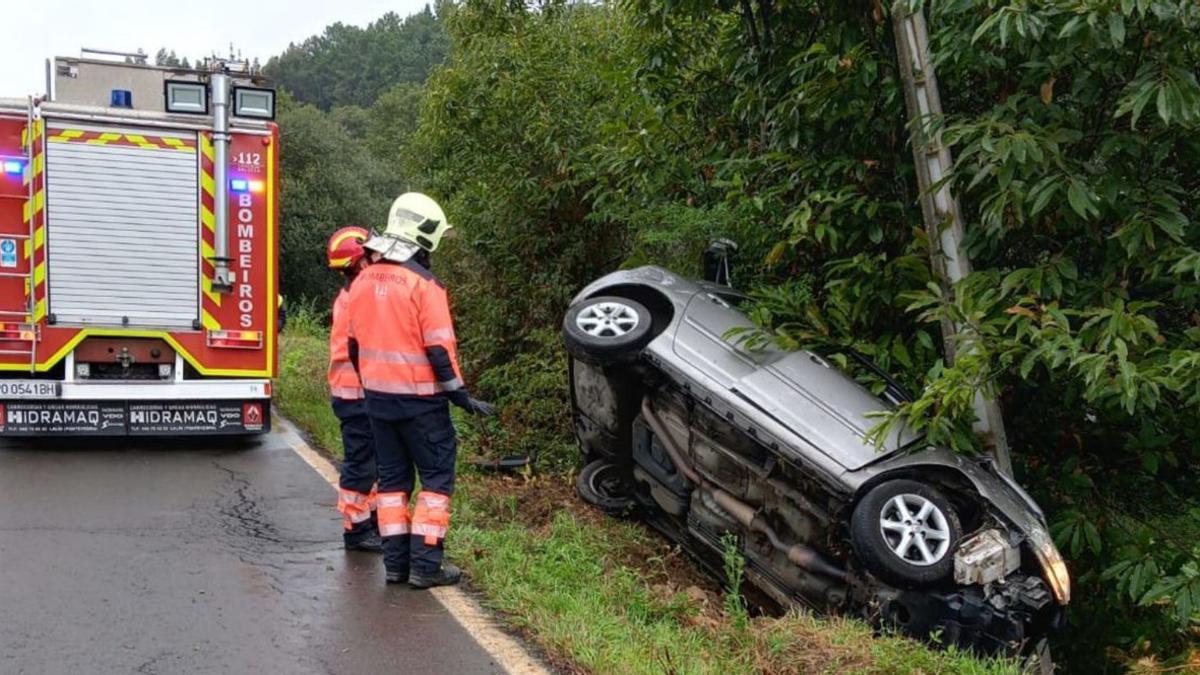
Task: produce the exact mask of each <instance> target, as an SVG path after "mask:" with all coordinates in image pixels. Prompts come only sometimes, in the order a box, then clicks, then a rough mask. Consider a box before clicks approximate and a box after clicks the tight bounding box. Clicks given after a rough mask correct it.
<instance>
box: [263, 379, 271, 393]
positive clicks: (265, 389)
mask: <svg viewBox="0 0 1200 675" xmlns="http://www.w3.org/2000/svg"><path fill="white" fill-rule="evenodd" d="M263 395H264V396H270V395H271V383H270V382H267V383H265V384H263Z"/></svg>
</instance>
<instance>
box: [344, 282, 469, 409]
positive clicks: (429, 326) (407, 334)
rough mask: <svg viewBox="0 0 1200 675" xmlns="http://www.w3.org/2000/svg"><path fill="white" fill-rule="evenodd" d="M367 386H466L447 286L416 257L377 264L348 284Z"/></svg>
mask: <svg viewBox="0 0 1200 675" xmlns="http://www.w3.org/2000/svg"><path fill="white" fill-rule="evenodd" d="M349 309H350V312H349V314H350V331H351V334H352V335H354V338H355V340H356V341H357V343H358V367H359V373H360V374H361V375H362V382H363V387H364V388H365V389H367V390H368V391H372V392H377V393H383V394H405V395H410V396H434V395H436V394H438V393H441V392H449V391H454V390H456V389H461V388H462V386H463V383H462V375H461V371H459V368H458V354H457V342H456V340H455V337H454V324H453V322H452V321H451V319H450V304H449V302H448V300H447V298H446V289H445V288H443V287H442V285H441V284H440V283H439V282H438V280H437V279H436V278H434V276H433V275H432V274H430V272H429V271H428V270H426V269H425V268H424V267H422V266H421V265H419V264H417V263H416V262H415V261H411V260H410V261H409V262H406V263H403V264H396V263H390V262H386V261H384V262H380V263H376V264H374V265H372V266H370V267H368V268H367V269H366V270H364V271H363V272H362V273H361V274H359V276H358V278H357V279H355V281H354V283H353V284H352V285H351V287H350V302H349Z"/></svg>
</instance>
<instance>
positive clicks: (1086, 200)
mask: <svg viewBox="0 0 1200 675" xmlns="http://www.w3.org/2000/svg"><path fill="white" fill-rule="evenodd" d="M1067 202H1068V203H1070V205H1071V210H1073V211H1074V212H1075V213H1077V214H1078V215H1079V217H1080V218H1087V217H1088V214H1089V213H1091V212H1093V211H1094V212H1095V213H1096V214H1097V215H1099V213H1100V210H1099V209H1097V208H1096V207H1095V206H1093V204H1092V200H1091V198H1090V197H1089V196H1088V192H1087V189H1086V188H1085V187H1084V186H1083V184H1082V183H1081V182H1080V181H1078V180H1072V181H1071V184H1070V187H1068V188H1067Z"/></svg>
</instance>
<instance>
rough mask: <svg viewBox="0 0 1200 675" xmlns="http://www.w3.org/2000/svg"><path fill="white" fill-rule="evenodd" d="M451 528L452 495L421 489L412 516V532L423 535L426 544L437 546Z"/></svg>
mask: <svg viewBox="0 0 1200 675" xmlns="http://www.w3.org/2000/svg"><path fill="white" fill-rule="evenodd" d="M449 529H450V497H449V496H448V495H443V494H439V493H437V492H430V491H428V490H421V493H420V494H418V495H417V508H416V510H415V511H414V512H413V516H412V533H413V534H417V535H423V536H424V537H425V545H426V546H437V543H438V540H440V539H445V538H446V531H447V530H449Z"/></svg>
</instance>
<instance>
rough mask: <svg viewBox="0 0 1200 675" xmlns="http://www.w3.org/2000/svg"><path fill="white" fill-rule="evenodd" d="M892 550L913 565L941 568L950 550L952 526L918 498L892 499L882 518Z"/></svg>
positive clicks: (930, 502) (936, 510)
mask: <svg viewBox="0 0 1200 675" xmlns="http://www.w3.org/2000/svg"><path fill="white" fill-rule="evenodd" d="M879 529H880V532H881V533H882V534H883V539H884V541H886V542H887V544H888V547H889V548H890V549H891V550H892V553H895V554H896V556H897V557H899V558H900V559H901V560H903V561H905V562H907V563H909V564H910V565H919V566H921V567H926V566H929V565H934V564H937V562H938V561H940V560H941V559H942V558H944V557H946V553H947V552H948V551H949V550H950V538H951V532H950V523H949V522H948V521H947V520H946V514H944V513H942V510H941V509H939V508H938V507H937V505H936V504H934V503H933V502H932V501H930V500H928V499H926V498H925V497H922V496H921V495H916V494H899V495H896V496H895V497H892V498H891V500H889V501H888V502H887V504H886V505H885V506H884V508H883V511H882V512H881V513H880V515H879Z"/></svg>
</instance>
